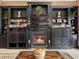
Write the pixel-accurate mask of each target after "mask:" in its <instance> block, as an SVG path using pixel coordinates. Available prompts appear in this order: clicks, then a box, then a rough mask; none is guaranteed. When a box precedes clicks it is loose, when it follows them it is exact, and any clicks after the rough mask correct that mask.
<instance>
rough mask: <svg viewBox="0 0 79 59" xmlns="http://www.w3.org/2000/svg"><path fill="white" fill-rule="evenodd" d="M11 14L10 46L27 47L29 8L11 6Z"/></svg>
mask: <svg viewBox="0 0 79 59" xmlns="http://www.w3.org/2000/svg"><path fill="white" fill-rule="evenodd" d="M9 14H10V19H9V30H8V48H26V43H27V42H26V40H27V37H26V36H27V35H26V34H27V30H26V29H27V25H28V19H27V8H26V7H13V8H10V9H9Z"/></svg>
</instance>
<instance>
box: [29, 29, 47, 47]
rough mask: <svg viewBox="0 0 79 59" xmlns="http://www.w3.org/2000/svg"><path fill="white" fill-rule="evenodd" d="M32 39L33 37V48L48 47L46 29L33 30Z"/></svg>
mask: <svg viewBox="0 0 79 59" xmlns="http://www.w3.org/2000/svg"><path fill="white" fill-rule="evenodd" d="M31 36H32V39H31V42H32V43H31V47H32V48H37V47H39V48H43V47H44V48H46V46H47V32H46V31H45V30H44V31H42V30H41V31H33V32H32V33H31Z"/></svg>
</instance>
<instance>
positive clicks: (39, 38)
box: [34, 35, 46, 44]
mask: <svg viewBox="0 0 79 59" xmlns="http://www.w3.org/2000/svg"><path fill="white" fill-rule="evenodd" d="M34 44H46V38H45V36H44V35H37V36H34Z"/></svg>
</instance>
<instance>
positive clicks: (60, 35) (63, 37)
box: [52, 28, 73, 49]
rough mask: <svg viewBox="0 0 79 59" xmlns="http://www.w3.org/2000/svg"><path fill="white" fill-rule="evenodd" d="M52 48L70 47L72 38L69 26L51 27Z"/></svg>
mask: <svg viewBox="0 0 79 59" xmlns="http://www.w3.org/2000/svg"><path fill="white" fill-rule="evenodd" d="M52 41H53V43H52V48H56V49H57V48H58V49H59V48H71V47H73V39H72V35H71V30H70V28H53V29H52Z"/></svg>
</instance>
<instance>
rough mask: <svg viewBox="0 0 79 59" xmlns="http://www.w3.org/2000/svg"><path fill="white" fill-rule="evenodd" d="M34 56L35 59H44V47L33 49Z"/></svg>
mask: <svg viewBox="0 0 79 59" xmlns="http://www.w3.org/2000/svg"><path fill="white" fill-rule="evenodd" d="M34 53H35V57H36V59H45V58H44V57H45V49H41V48H36V49H35V51H34Z"/></svg>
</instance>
